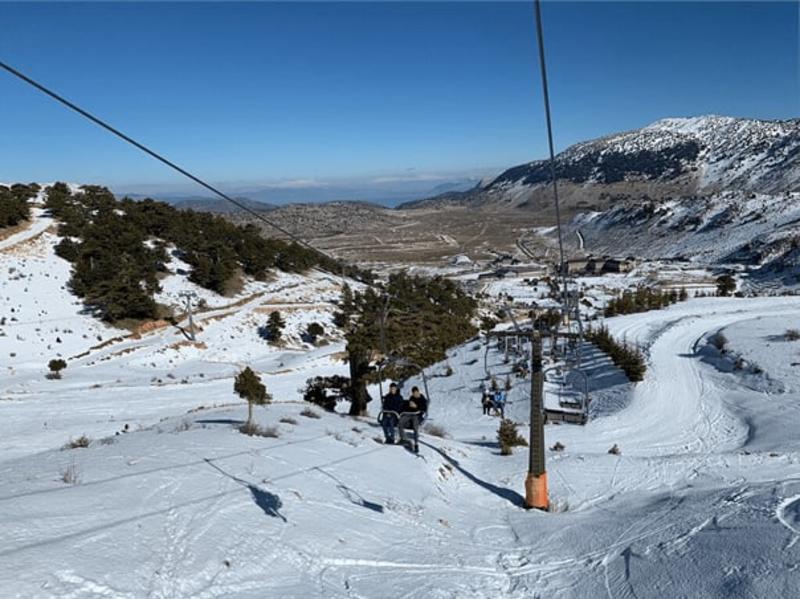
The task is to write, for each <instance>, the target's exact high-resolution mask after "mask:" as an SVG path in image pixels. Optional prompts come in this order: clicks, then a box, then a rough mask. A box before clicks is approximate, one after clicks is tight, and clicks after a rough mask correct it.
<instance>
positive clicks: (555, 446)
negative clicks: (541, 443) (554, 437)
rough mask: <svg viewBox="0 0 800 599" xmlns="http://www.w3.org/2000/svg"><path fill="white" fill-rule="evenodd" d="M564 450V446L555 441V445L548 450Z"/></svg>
mask: <svg viewBox="0 0 800 599" xmlns="http://www.w3.org/2000/svg"><path fill="white" fill-rule="evenodd" d="M564 449H566V448H565V447H564V444H563V443H561V442H560V441H556V443H555V445H553V446H552V447H551V448H550V451H564Z"/></svg>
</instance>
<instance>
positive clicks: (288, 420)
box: [278, 416, 297, 424]
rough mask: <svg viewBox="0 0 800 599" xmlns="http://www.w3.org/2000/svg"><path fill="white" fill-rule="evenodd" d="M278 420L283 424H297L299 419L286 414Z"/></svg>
mask: <svg viewBox="0 0 800 599" xmlns="http://www.w3.org/2000/svg"><path fill="white" fill-rule="evenodd" d="M278 422H282V423H283V424H297V420H295V419H294V418H290V417H289V416H284V417H283V418H281V419H280V420H278Z"/></svg>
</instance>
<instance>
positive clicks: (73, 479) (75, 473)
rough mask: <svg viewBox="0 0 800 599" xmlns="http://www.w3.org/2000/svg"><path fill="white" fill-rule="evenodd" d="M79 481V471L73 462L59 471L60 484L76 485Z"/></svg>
mask: <svg viewBox="0 0 800 599" xmlns="http://www.w3.org/2000/svg"><path fill="white" fill-rule="evenodd" d="M80 480H81V475H80V471H79V470H78V466H77V465H76V464H75V462H72V463H71V464H69V465H68V466H67V467H66V468H64V469H63V470H62V471H61V482H63V483H66V484H68V485H77V484H78V483H80Z"/></svg>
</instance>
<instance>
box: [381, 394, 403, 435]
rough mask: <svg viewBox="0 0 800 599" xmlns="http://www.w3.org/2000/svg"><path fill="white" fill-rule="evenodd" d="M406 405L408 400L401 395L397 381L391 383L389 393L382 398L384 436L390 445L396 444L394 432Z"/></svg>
mask: <svg viewBox="0 0 800 599" xmlns="http://www.w3.org/2000/svg"><path fill="white" fill-rule="evenodd" d="M405 407H406V402H405V401H404V400H403V396H402V395H400V390H399V389H398V387H397V384H396V383H392V384H391V385H389V393H387V394H386V395H384V396H383V398H382V400H381V410H382V412H381V427H383V436H384V437H385V439H386V443H387V444H389V445H392V444H394V433H395V429H396V428H397V423H398V421H399V418H400V414H401V413H402V412H403V410H404V409H405Z"/></svg>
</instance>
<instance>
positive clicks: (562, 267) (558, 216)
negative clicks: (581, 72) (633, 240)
mask: <svg viewBox="0 0 800 599" xmlns="http://www.w3.org/2000/svg"><path fill="white" fill-rule="evenodd" d="M534 9H535V13H536V38H537V41H538V45H539V70H540V72H541V75H542V95H543V100H544V114H545V121H546V123H547V145H548V149H549V151H550V159H549V162H550V179H551V182H552V185H553V200H554V201H555V208H556V230H557V232H558V253H559V271H560V273H561V280H562V285H563V292H562V293H563V298H562V301H563V303H564V304H566V302H567V274H566V269H565V262H564V241H563V236H562V234H561V207H560V204H559V201H558V183H557V181H556V158H555V150H554V149H553V122H552V118H551V116H550V92H549V89H548V85H547V64H546V61H545V55H544V33H543V31H542V8H541V0H535V2H534Z"/></svg>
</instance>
